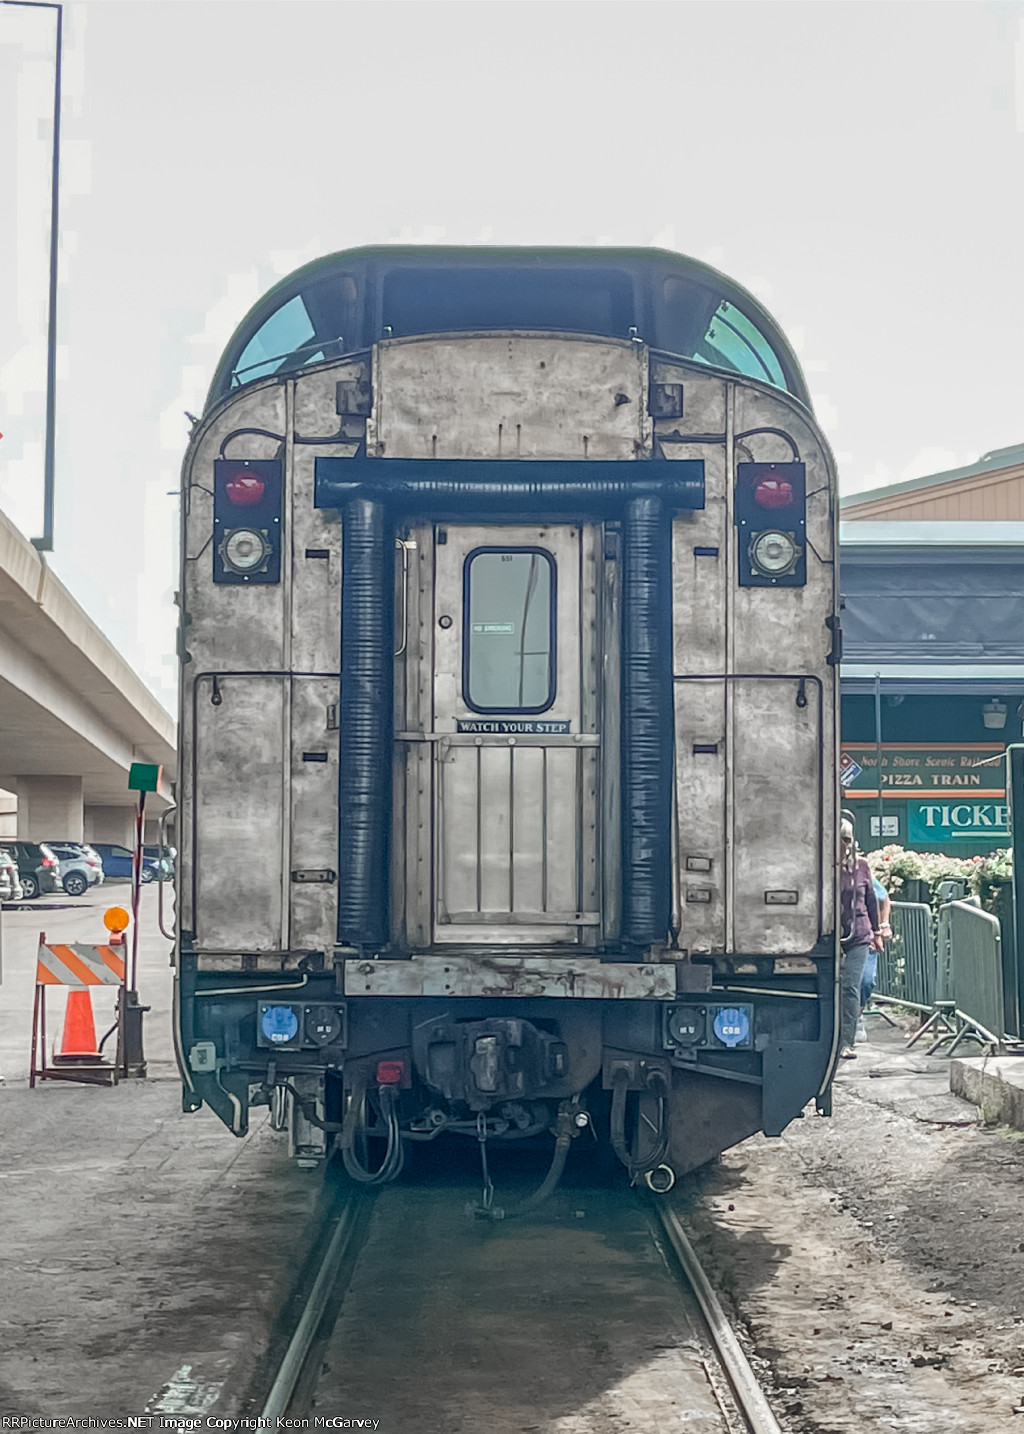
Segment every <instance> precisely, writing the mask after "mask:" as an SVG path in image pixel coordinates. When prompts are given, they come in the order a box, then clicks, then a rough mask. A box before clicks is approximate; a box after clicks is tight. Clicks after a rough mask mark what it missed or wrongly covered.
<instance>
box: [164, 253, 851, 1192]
mask: <svg viewBox="0 0 1024 1434" xmlns="http://www.w3.org/2000/svg"><path fill="white" fill-rule="evenodd" d="M182 508H183V565H182V581H181V592H180V604H181V658H182V669H181V671H182V703H181V726H180V732H181V744H180V745H181V768H180V773H179V813H178V829H179V838H178V845H179V847H180V855H179V860H178V868H177V880H178V884H179V890H178V913H179V925H180V932H179V937H178V950H177V955H176V960H177V990H178V997H177V1037H178V1050H179V1060H180V1064H181V1071H182V1078H183V1082H184V1099H185V1105H186V1108H187V1109H196V1108H198V1107H199V1106H200V1105H201V1104H202V1103H204V1102H205V1103H206V1104H208V1105H209V1106H211V1107H212V1108H213V1110H214V1111H215V1112H216V1113H217V1114H218V1115H219V1116H220V1118H221V1119H222V1120H223V1121H224V1122H225V1123H226V1124H227V1125H228V1126H229V1127H230V1129H231V1130H233V1131H234V1132H235V1134H237V1135H241V1134H243V1133H244V1132H245V1130H246V1128H247V1119H248V1111H249V1108H250V1106H252V1105H254V1104H266V1103H269V1104H270V1105H271V1107H272V1110H273V1114H274V1115H275V1117H276V1118H278V1120H279V1121H280V1123H281V1125H282V1126H283V1125H284V1124H287V1125H288V1126H289V1128H290V1139H291V1149H292V1151H293V1153H295V1154H296V1155H298V1156H300V1157H302V1158H304V1159H307V1160H316V1159H319V1158H321V1157H322V1156H324V1155H325V1154H326V1153H328V1152H329V1150H330V1149H331V1148H333V1147H334V1146H335V1145H337V1146H339V1147H340V1149H341V1152H342V1154H343V1156H344V1159H345V1162H346V1165H347V1167H348V1168H349V1170H350V1172H351V1173H352V1175H353V1176H354V1177H355V1178H356V1179H360V1180H376V1181H383V1180H386V1179H389V1178H392V1177H393V1176H394V1175H396V1174H397V1173H398V1171H399V1169H400V1168H401V1165H402V1159H403V1156H404V1154H405V1152H406V1151H408V1150H409V1149H411V1148H412V1146H413V1144H414V1143H415V1142H416V1141H429V1140H433V1139H435V1138H437V1137H438V1136H446V1135H449V1134H465V1135H469V1136H471V1137H472V1138H474V1139H480V1140H482V1141H487V1140H522V1139H525V1138H527V1137H537V1138H540V1139H545V1140H547V1141H548V1142H549V1143H550V1141H551V1137H552V1136H554V1137H555V1145H554V1148H555V1151H556V1158H564V1149H565V1148H566V1147H567V1146H568V1143H569V1141H570V1140H571V1138H572V1136H573V1135H582V1136H583V1139H584V1141H586V1142H590V1141H591V1137H592V1136H593V1135H596V1136H597V1138H598V1139H599V1140H601V1141H606V1142H609V1143H610V1145H611V1146H612V1147H613V1148H614V1150H615V1152H616V1154H617V1155H618V1156H619V1158H620V1159H621V1160H622V1161H623V1162H624V1163H625V1164H626V1165H627V1167H628V1168H629V1170H630V1172H631V1174H632V1175H633V1176H634V1178H636V1177H638V1176H640V1175H644V1174H648V1173H650V1172H655V1173H654V1175H653V1177H652V1178H653V1180H654V1182H655V1183H660V1184H661V1185H665V1184H667V1183H668V1182H669V1181H670V1180H671V1179H672V1178H673V1175H674V1174H676V1173H679V1172H682V1171H686V1170H688V1169H691V1168H693V1167H695V1166H698V1165H700V1164H701V1163H703V1162H705V1161H707V1160H708V1159H709V1158H710V1157H712V1156H714V1155H715V1154H717V1153H718V1152H720V1151H721V1150H723V1149H725V1148H726V1147H728V1146H730V1145H732V1144H734V1143H735V1142H737V1141H739V1140H741V1139H743V1138H744V1137H745V1136H747V1135H749V1134H751V1133H752V1132H754V1131H758V1130H764V1131H765V1132H767V1133H768V1134H778V1133H779V1132H781V1131H782V1129H783V1128H784V1127H785V1126H786V1124H787V1123H788V1122H789V1121H790V1120H791V1119H793V1117H794V1116H795V1115H796V1114H797V1113H798V1112H799V1111H800V1110H801V1109H802V1107H803V1106H804V1105H805V1104H806V1102H807V1101H808V1100H810V1099H812V1098H814V1097H816V1096H817V1097H818V1099H819V1102H820V1103H822V1105H824V1104H825V1103H826V1102H827V1084H828V1081H829V1078H830V1073H831V1069H832V1064H833V1060H834V1055H835V1051H834V1046H835V1004H836V970H837V962H836V939H835V911H836V902H835V869H836V861H835V825H836V814H835V774H836V702H837V696H836V690H837V669H836V666H835V663H836V657H837V646H838V633H837V623H836V611H837V601H836V551H837V549H836V488H835V474H834V471H833V465H832V459H831V457H830V454H829V450H828V448H827V445H826V443H825V441H824V439H823V437H822V435H821V433H820V431H819V429H818V426H817V424H816V422H815V419H814V416H813V413H812V411H811V408H810V403H809V399H808V394H807V391H806V388H805V386H804V381H803V378H802V376H801V374H800V370H799V366H798V364H797V361H796V359H795V357H794V355H793V353H792V350H791V349H790V346H789V344H788V343H787V342H786V340H785V338H784V336H783V335H782V333H781V332H780V331H779V329H778V327H777V326H776V324H775V323H774V322H773V320H772V319H771V317H770V316H769V315H768V314H767V313H766V312H765V311H764V309H763V308H762V307H761V306H760V305H759V304H758V303H757V302H756V301H755V300H754V299H753V298H752V297H751V296H750V295H749V294H747V293H745V292H744V291H743V290H742V289H740V288H739V287H738V286H737V285H735V284H733V283H732V282H730V281H729V280H727V279H726V278H724V277H723V276H722V275H720V274H718V273H716V272H715V271H713V270H711V269H709V268H707V267H706V266H704V265H701V264H698V263H695V262H693V261H691V260H688V259H684V258H680V257H679V256H676V255H672V254H668V253H664V252H660V251H656V250H617V249H601V250H592V251H587V250H554V249H548V250H545V249H536V250H525V249H524V250H500V249H435V248H415V249H413V248H377V249H363V250H353V251H351V252H347V253H341V254H336V255H334V256H333V257H331V258H328V259H324V260H322V261H318V262H317V263H315V264H312V265H309V266H307V267H306V268H304V269H302V270H300V271H299V272H298V273H296V274H295V275H293V276H292V277H291V278H289V279H287V280H286V281H284V282H283V283H282V284H280V285H279V286H278V287H277V288H276V289H274V290H273V291H272V292H271V293H270V294H269V295H268V296H267V297H266V298H265V299H263V300H262V301H261V302H260V303H259V304H257V306H256V307H255V308H254V309H253V311H252V312H251V313H250V314H249V316H248V317H247V318H246V320H245V321H244V322H243V324H242V326H241V328H240V329H239V330H238V332H237V333H236V335H235V337H234V338H233V340H232V342H231V344H230V346H229V348H228V349H227V351H226V353H225V355H224V358H223V360H222V362H221V364H220V366H219V368H218V370H217V373H216V375H215V378H214V381H213V386H212V389H211V392H210V396H209V401H208V403H207V407H206V410H205V413H204V415H203V417H202V419H201V420H200V421H199V422H198V423H197V424H196V426H195V429H194V432H193V435H192V439H191V442H190V445H189V449H188V453H187V456H186V459H185V464H184V471H183V504H182ZM558 1151H562V1152H563V1156H558V1155H557V1152H558ZM660 1167H664V1168H660Z"/></svg>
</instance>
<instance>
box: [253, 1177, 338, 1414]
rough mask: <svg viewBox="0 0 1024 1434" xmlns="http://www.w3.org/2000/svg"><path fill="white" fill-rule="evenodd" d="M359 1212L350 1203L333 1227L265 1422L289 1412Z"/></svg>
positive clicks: (269, 1400) (270, 1394) (270, 1395)
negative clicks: (289, 1406)
mask: <svg viewBox="0 0 1024 1434" xmlns="http://www.w3.org/2000/svg"><path fill="white" fill-rule="evenodd" d="M360 1208H362V1202H361V1201H360V1200H358V1199H350V1200H349V1201H348V1203H347V1204H346V1205H345V1207H344V1208H343V1210H342V1212H341V1214H340V1215H339V1216H338V1223H337V1224H336V1225H335V1227H334V1232H333V1233H332V1235H331V1238H330V1242H329V1244H328V1246H327V1249H326V1251H325V1252H324V1257H323V1260H322V1262H321V1264H320V1269H319V1270H318V1271H317V1276H316V1279H315V1280H314V1281H313V1287H312V1289H311V1290H310V1292H309V1296H308V1298H307V1299H306V1304H305V1308H304V1309H303V1311H302V1315H301V1317H300V1319H299V1322H298V1324H297V1325H296V1327H295V1333H294V1334H293V1335H292V1337H291V1339H290V1340H289V1342H288V1348H287V1349H286V1350H285V1352H284V1357H283V1359H282V1360H281V1364H280V1367H279V1368H278V1371H277V1375H276V1377H275V1379H274V1382H273V1384H272V1385H271V1386H270V1390H269V1392H268V1394H267V1397H266V1400H265V1401H264V1404H263V1408H262V1410H261V1411H260V1412H261V1415H262V1417H263V1418H264V1419H277V1418H278V1417H279V1416H280V1415H282V1414H284V1413H285V1412H286V1411H287V1409H288V1405H289V1404H290V1402H291V1399H292V1395H293V1394H294V1393H295V1386H296V1385H297V1384H298V1382H299V1376H300V1375H301V1373H302V1370H303V1367H304V1366H305V1363H306V1359H307V1358H308V1356H309V1351H310V1349H311V1347H312V1344H313V1340H314V1339H315V1337H316V1332H317V1330H318V1329H319V1327H320V1321H321V1320H322V1319H323V1317H324V1311H325V1310H326V1308H327V1302H328V1300H329V1299H330V1296H331V1292H332V1291H333V1289H334V1286H335V1284H336V1282H337V1279H338V1274H339V1271H340V1269H341V1265H342V1262H343V1260H344V1259H345V1256H346V1254H347V1253H348V1250H349V1248H350V1246H351V1244H352V1239H353V1237H354V1235H355V1232H356V1227H357V1215H358V1213H359V1210H360Z"/></svg>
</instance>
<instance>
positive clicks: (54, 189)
mask: <svg viewBox="0 0 1024 1434" xmlns="http://www.w3.org/2000/svg"><path fill="white" fill-rule="evenodd" d="M0 5H20V6H21V7H22V8H23V9H26V10H56V12H57V40H56V43H57V52H56V62H55V64H54V71H53V163H52V166H51V175H50V299H49V306H48V317H47V328H46V446H45V452H44V460H43V536H42V537H41V538H33V539H32V542H33V543H34V544H35V546H36V547H37V548H38V549H39V551H40V552H41V553H52V552H53V489H54V467H55V451H56V443H55V439H56V433H57V403H56V399H57V237H58V234H57V222H58V211H59V205H60V61H61V44H62V37H63V28H64V7H63V6H62V5H54V4H51V3H49V0H0Z"/></svg>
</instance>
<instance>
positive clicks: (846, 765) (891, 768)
mask: <svg viewBox="0 0 1024 1434" xmlns="http://www.w3.org/2000/svg"><path fill="white" fill-rule="evenodd" d="M1004 750H1005V749H1004V747H1003V745H1002V743H1001V742H972V743H963V744H961V745H960V746H956V747H953V746H939V745H935V746H920V747H912V746H897V745H893V746H883V748H882V792H883V794H884V795H885V796H893V797H898V796H907V797H911V796H917V797H920V796H923V795H924V794H926V793H930V792H935V793H941V794H942V795H944V796H954V795H955V794H956V793H958V792H963V793H964V794H967V793H971V794H972V795H974V796H982V795H984V796H986V797H1002V796H1004V795H1005V792H1006V780H1005V775H1004V771H1003V764H1002V762H1000V761H999V760H996V761H993V760H992V759H993V758H997V759H998V758H999V757H1000V755H1001V754H1002V752H1003V751H1004ZM839 779H840V781H841V782H842V784H843V787H844V789H845V792H846V795H847V796H850V797H867V796H871V797H877V795H878V749H877V748H876V747H875V746H873V745H872V744H870V743H867V742H849V743H844V745H843V750H842V755H841V757H840V764H839Z"/></svg>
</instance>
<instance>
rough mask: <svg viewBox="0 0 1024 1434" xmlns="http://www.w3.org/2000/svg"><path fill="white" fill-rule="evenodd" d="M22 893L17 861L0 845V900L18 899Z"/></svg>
mask: <svg viewBox="0 0 1024 1434" xmlns="http://www.w3.org/2000/svg"><path fill="white" fill-rule="evenodd" d="M23 894H24V893H23V892H22V889H21V878H20V877H19V876H18V863H17V862H16V861H15V859H14V856H13V854H12V853H11V852H9V851H8V850H7V848H6V847H5V846H0V901H20V900H21V898H22V896H23Z"/></svg>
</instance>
